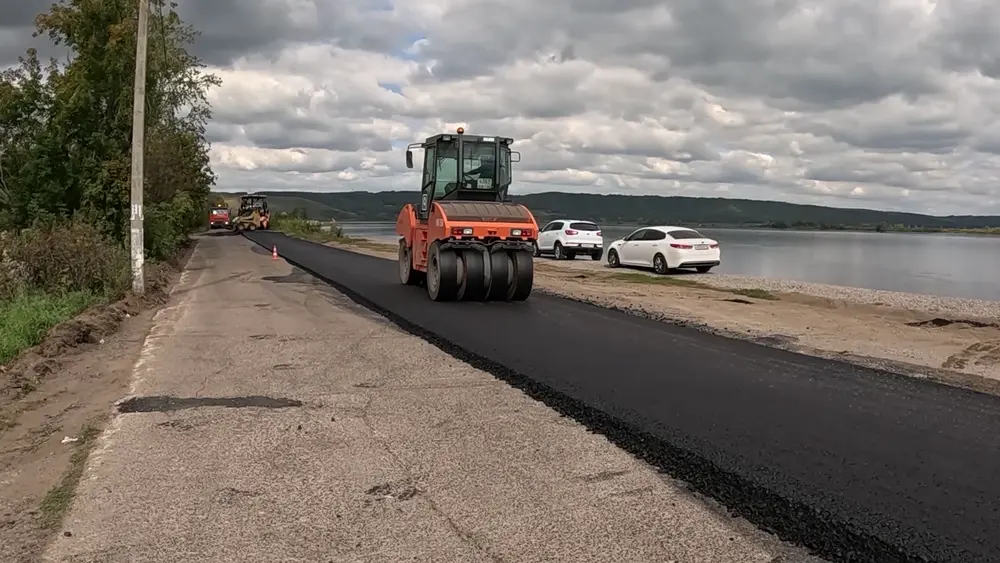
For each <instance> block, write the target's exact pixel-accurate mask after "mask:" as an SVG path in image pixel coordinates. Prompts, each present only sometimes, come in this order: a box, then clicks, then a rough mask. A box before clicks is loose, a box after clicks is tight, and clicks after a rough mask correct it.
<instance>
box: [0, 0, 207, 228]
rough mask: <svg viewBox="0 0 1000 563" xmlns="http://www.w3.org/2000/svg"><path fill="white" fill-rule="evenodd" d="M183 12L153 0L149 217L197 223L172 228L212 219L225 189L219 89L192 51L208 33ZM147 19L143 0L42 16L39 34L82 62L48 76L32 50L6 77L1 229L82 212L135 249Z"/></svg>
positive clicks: (90, 3)
mask: <svg viewBox="0 0 1000 563" xmlns="http://www.w3.org/2000/svg"><path fill="white" fill-rule="evenodd" d="M175 7H176V4H174V3H169V4H167V3H165V2H164V0H152V6H151V8H152V10H151V11H152V14H151V17H150V27H149V29H150V41H149V63H148V72H147V84H146V92H147V98H146V127H147V131H148V133H147V139H148V140H149V142H148V143H147V144H146V155H145V156H146V178H145V201H146V205H147V213H146V216H147V219H149V218H150V215H151V214H152V215H155V214H157V213H180V212H183V213H187V214H191V215H192V216H190V217H172V218H170V220H169V221H166V223H167V224H169V223H174V224H177V225H179V226H183V225H196V224H198V223H199V222H200V221H201V220H202V219H203V217H201V215H203V208H204V205H205V204H206V203H207V199H208V194H209V191H210V189H211V187H212V185H213V184H214V183H215V176H214V174H213V173H212V170H211V167H210V166H209V157H208V143H207V142H206V140H205V137H204V133H205V125H206V123H207V121H208V119H209V118H210V117H211V109H210V107H209V104H208V102H207V97H206V96H207V91H208V89H209V88H210V87H212V86H214V85H218V84H220V81H219V79H218V78H217V77H215V76H213V75H210V74H205V73H204V72H203V71H202V69H203V65H202V64H201V62H200V61H199V60H198V59H197V58H196V57H194V56H193V55H191V54H189V53H188V52H187V50H186V47H187V45H189V44H190V43H191V42H192V41H193V40H194V38H195V37H196V36H197V33H196V32H195V31H194V29H193V28H192V27H191V26H189V25H187V24H185V23H183V22H182V21H181V19H180V17H179V16H178V15H177V13H176V12H175V11H174V8H175ZM137 10H138V5H137V3H136V2H135V1H134V0H62V1H61V2H60V3H59V4H55V5H53V6H52V7H51V9H50V10H49V11H48V12H46V13H44V14H40V15H39V16H38V17H37V18H36V20H35V24H36V30H37V31H36V33H35V35H42V34H45V35H48V36H49V38H50V39H51V40H52V41H53V42H54V43H55V44H56V45H61V46H66V47H69V48H70V49H71V51H72V58H71V60H70V61H69V62H67V63H58V62H57V61H55V60H52V61H50V63H49V64H48V65H47V66H44V67H43V66H42V64H41V62H40V61H39V60H38V57H37V54H36V53H35V52H34V51H33V50H29V51H28V52H27V54H26V55H25V56H24V57H22V58H21V59H20V65H19V66H18V67H17V68H14V69H12V70H8V71H6V72H4V73H3V75H2V77H0V171H3V191H4V194H5V196H0V205H3V206H4V208H3V209H4V210H5V214H4V216H2V217H0V219H2V220H4V221H6V222H7V223H8V224H7V225H0V228H2V227H4V226H7V227H13V228H22V227H25V226H28V225H30V224H31V223H32V222H33V221H35V220H37V219H38V218H39V217H41V216H46V215H51V216H63V217H67V216H70V215H72V214H74V213H82V214H84V215H85V216H86V217H87V218H88V219H89V220H91V221H92V222H93V223H94V224H95V225H97V226H98V227H99V228H100V229H101V230H103V231H104V232H106V233H107V234H109V235H112V236H113V237H115V238H116V239H117V240H121V241H124V240H126V233H127V229H128V219H129V177H130V170H131V162H130V160H131V130H132V122H131V119H132V117H131V112H132V85H133V75H134V69H135V36H136V21H137ZM199 202H200V203H199ZM194 215H197V217H195V216H194ZM154 234H155V233H154ZM148 238H149V231H147V246H148V243H149V240H148Z"/></svg>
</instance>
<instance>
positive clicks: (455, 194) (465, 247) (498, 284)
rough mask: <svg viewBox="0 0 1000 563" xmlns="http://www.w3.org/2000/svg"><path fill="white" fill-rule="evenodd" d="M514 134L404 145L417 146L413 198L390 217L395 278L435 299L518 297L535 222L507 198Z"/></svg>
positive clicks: (528, 278) (526, 282)
mask: <svg viewBox="0 0 1000 563" xmlns="http://www.w3.org/2000/svg"><path fill="white" fill-rule="evenodd" d="M513 142H514V140H513V139H510V138H507V137H489V136H480V135H467V134H466V133H465V130H464V129H463V128H461V127H459V128H458V129H457V130H456V133H455V134H439V135H434V136H433V137H428V138H427V139H426V140H424V142H422V143H412V144H410V145H409V146H407V147H406V167H407V168H411V169H412V168H413V151H414V150H417V149H421V150H422V151H423V157H424V163H423V175H422V176H421V187H420V199H419V202H418V203H408V204H406V205H405V206H403V209H402V210H400V212H399V216H398V217H397V218H396V233H397V234H398V235H399V280H400V282H402V283H403V284H405V285H418V286H424V287H426V289H427V295H428V296H429V297H430V298H431V299H432V300H434V301H524V300H525V299H527V298H528V296H529V295H531V286H532V283H533V279H534V264H533V262H532V259H533V257H532V254H533V252H534V247H535V241H536V240H537V238H538V223H537V222H536V221H535V217H534V215H532V214H531V211H529V210H528V208H527V207H525V206H523V205H521V204H518V203H513V202H512V201H510V199H509V197H508V190H509V189H510V184H511V164H512V163H514V162H520V160H521V158H520V157H521V155H520V153H518V152H517V151H512V150H511V148H510V147H511V144H512V143H513Z"/></svg>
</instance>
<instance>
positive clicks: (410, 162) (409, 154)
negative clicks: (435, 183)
mask: <svg viewBox="0 0 1000 563" xmlns="http://www.w3.org/2000/svg"><path fill="white" fill-rule="evenodd" d="M406 167H407V168H413V151H406Z"/></svg>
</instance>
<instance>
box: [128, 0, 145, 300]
mask: <svg viewBox="0 0 1000 563" xmlns="http://www.w3.org/2000/svg"><path fill="white" fill-rule="evenodd" d="M148 31H149V0H139V27H138V30H137V31H136V40H135V86H134V87H133V99H132V218H131V225H130V227H131V228H130V232H131V241H130V242H131V248H132V291H133V292H134V293H135V294H137V295H142V294H143V293H145V291H146V282H145V278H144V276H143V262H144V261H145V251H144V249H145V245H144V237H145V234H144V232H143V215H142V190H143V177H144V175H145V170H144V168H143V164H144V162H143V161H144V158H145V155H146V150H145V133H146V43H147V40H148Z"/></svg>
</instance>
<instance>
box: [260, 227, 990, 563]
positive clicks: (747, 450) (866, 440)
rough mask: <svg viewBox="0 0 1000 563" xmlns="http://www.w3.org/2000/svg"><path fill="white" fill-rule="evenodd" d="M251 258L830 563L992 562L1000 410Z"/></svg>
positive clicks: (753, 353) (345, 270)
mask: <svg viewBox="0 0 1000 563" xmlns="http://www.w3.org/2000/svg"><path fill="white" fill-rule="evenodd" d="M247 236H248V237H249V238H250V239H251V240H253V241H255V242H257V243H258V244H261V245H263V246H265V247H266V248H268V249H270V248H272V246H275V245H276V246H277V248H278V252H279V254H280V255H281V256H282V257H283V258H285V259H286V260H288V261H289V262H291V263H292V264H294V265H296V266H298V267H300V268H302V269H305V270H307V271H309V272H311V273H313V274H314V275H316V276H318V277H320V278H323V279H324V280H326V281H328V282H329V283H331V284H333V285H334V286H335V287H337V288H338V289H340V290H341V291H343V292H344V293H346V294H347V295H348V296H350V297H351V298H352V299H355V300H357V301H359V302H360V303H362V304H364V305H366V306H368V307H370V308H372V309H374V310H376V311H378V312H380V313H382V314H384V315H386V316H387V317H388V318H390V319H391V320H393V321H394V322H396V323H397V324H399V325H400V326H401V327H403V328H404V329H406V330H409V331H411V332H414V333H415V334H418V335H420V336H421V337H423V338H425V339H427V340H429V341H431V342H433V343H434V344H436V345H438V346H439V347H441V348H443V349H445V350H446V351H448V352H449V353H452V354H454V355H456V356H458V357H460V358H462V359H464V360H466V361H468V362H470V363H472V364H473V365H475V366H476V367H479V368H481V369H484V370H486V371H489V372H491V373H493V374H494V375H497V376H498V377H501V378H503V379H505V380H507V381H508V382H510V383H511V384H513V385H515V386H517V387H519V388H521V389H523V390H525V392H527V393H528V394H530V395H531V396H533V397H535V398H537V399H539V400H542V401H544V402H545V403H547V404H548V405H550V406H551V407H553V408H555V409H557V410H559V411H560V412H562V413H563V414H566V415H568V416H572V417H573V418H576V419H577V420H580V421H581V422H582V423H584V424H587V425H588V426H590V427H591V428H592V429H593V430H594V431H598V432H601V433H602V434H605V435H606V436H608V438H609V439H611V440H612V441H613V442H614V443H616V444H618V445H619V446H620V447H622V448H624V449H626V450H628V451H630V452H632V453H633V454H634V455H637V456H639V457H641V458H643V459H646V460H647V461H649V462H650V463H652V464H654V465H656V466H658V467H660V468H662V469H663V470H664V471H665V472H667V473H669V474H671V475H672V476H674V477H676V478H679V479H682V480H684V481H687V482H688V483H690V484H691V485H692V486H693V488H695V489H696V490H698V491H700V492H702V493H704V494H706V495H708V496H711V497H713V498H715V499H716V500H718V501H720V502H721V503H722V504H724V505H725V506H727V507H728V508H729V509H730V510H732V511H733V512H734V513H735V514H738V515H740V516H743V517H745V518H747V519H748V520H750V521H752V522H754V523H755V524H757V525H758V526H760V527H761V528H763V529H765V530H768V531H772V532H775V533H777V534H778V535H779V536H780V537H782V538H784V539H787V540H790V541H794V542H796V543H798V544H800V545H803V546H805V547H808V548H810V549H812V550H814V551H815V552H817V554H819V555H821V556H822V557H824V558H827V559H830V560H833V561H851V562H871V563H892V562H897V561H899V562H911V561H921V562H924V561H935V562H961V563H974V562H983V563H985V562H988V561H992V562H996V561H1000V532H998V530H1000V504H998V500H1000V399H998V398H997V397H994V396H992V395H985V394H979V393H975V392H972V391H967V390H963V389H957V388H952V387H946V386H943V385H938V384H934V383H931V382H926V381H920V380H916V379H911V378H905V377H902V376H896V375H893V374H889V373H883V372H878V371H874V370H870V369H863V368H859V367H854V366H852V365H849V364H846V363H841V362H834V361H830V360H824V359H820V358H814V357H810V356H805V355H800V354H795V353H792V352H786V351H783V350H777V349H773V348H768V347H765V346H761V345H758V344H754V343H750V342H745V341H740V340H732V339H726V338H723V337H720V336H715V335H711V334H708V333H705V332H702V331H698V330H696V329H692V328H687V327H680V326H675V325H671V324H668V323H662V322H657V321H653V320H650V319H645V318H642V317H638V316H633V315H627V314H624V313H619V312H615V311H610V310H607V309H601V308H599V307H595V306H590V305H586V304H582V303H577V302H575V301H570V300H566V299H560V298H556V297H551V296H547V295H541V294H536V295H533V296H531V298H529V299H528V301H526V302H523V303H435V302H432V301H430V300H429V299H428V298H427V295H426V291H425V290H424V289H423V288H419V287H408V286H403V285H401V284H400V283H399V281H398V276H397V268H396V264H395V262H394V261H389V260H384V259H380V258H375V257H371V256H365V255H362V254H357V253H353V252H348V251H344V250H338V249H334V248H329V247H326V246H323V245H319V244H315V243H311V242H307V241H302V240H298V239H293V238H289V237H286V236H284V235H283V234H281V233H274V232H259V231H258V232H256V233H252V234H248V235H247Z"/></svg>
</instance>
